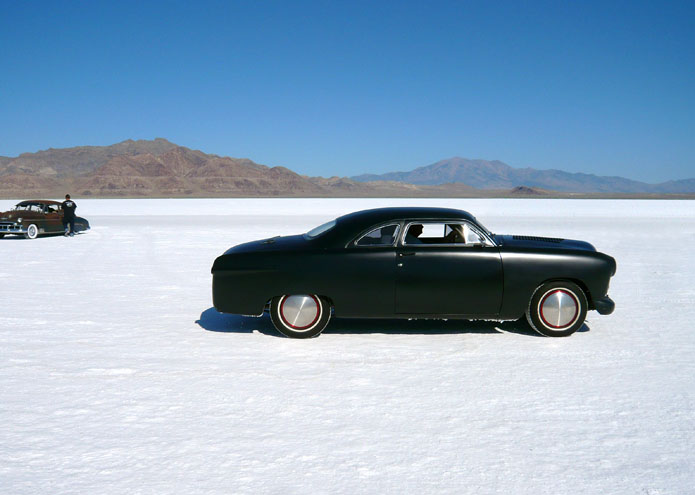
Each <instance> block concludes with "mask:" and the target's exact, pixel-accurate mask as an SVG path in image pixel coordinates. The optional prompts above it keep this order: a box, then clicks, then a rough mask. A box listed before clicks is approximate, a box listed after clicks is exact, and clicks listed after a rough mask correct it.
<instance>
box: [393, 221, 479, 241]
mask: <svg viewBox="0 0 695 495" xmlns="http://www.w3.org/2000/svg"><path fill="white" fill-rule="evenodd" d="M481 242H482V243H485V239H484V238H483V237H481V236H480V235H479V234H478V233H477V232H476V231H475V230H474V229H472V228H471V226H470V225H468V224H467V223H445V222H423V223H412V224H410V225H409V226H408V230H407V232H406V233H405V237H404V239H403V243H404V244H405V245H408V244H410V245H413V244H425V245H437V244H446V245H450V244H460V245H461V246H465V245H472V244H479V243H481Z"/></svg>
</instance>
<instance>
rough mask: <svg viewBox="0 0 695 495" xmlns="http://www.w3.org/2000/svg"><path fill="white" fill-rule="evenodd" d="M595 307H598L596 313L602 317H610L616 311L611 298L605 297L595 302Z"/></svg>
mask: <svg viewBox="0 0 695 495" xmlns="http://www.w3.org/2000/svg"><path fill="white" fill-rule="evenodd" d="M594 306H596V311H598V312H599V314H602V315H609V314H611V313H612V312H613V310H614V309H615V303H614V302H613V299H611V298H610V297H608V296H607V295H606V296H603V297H600V298H598V299H596V300H595V301H594Z"/></svg>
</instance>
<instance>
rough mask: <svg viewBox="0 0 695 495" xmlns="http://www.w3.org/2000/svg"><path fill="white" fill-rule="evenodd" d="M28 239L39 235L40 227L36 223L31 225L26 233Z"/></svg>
mask: <svg viewBox="0 0 695 495" xmlns="http://www.w3.org/2000/svg"><path fill="white" fill-rule="evenodd" d="M24 236H25V237H26V238H27V239H36V238H37V237H38V236H39V228H38V227H37V226H36V225H35V224H33V223H32V224H31V225H29V227H28V228H27V233H26V234H24Z"/></svg>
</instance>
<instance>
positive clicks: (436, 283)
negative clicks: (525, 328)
mask: <svg viewBox="0 0 695 495" xmlns="http://www.w3.org/2000/svg"><path fill="white" fill-rule="evenodd" d="M417 226H421V227H422V228H420V229H419V230H420V231H421V232H422V234H418V233H417V230H418V227H417ZM411 228H412V229H411ZM413 232H415V234H413ZM401 237H402V238H401V240H400V242H399V244H398V247H397V248H396V302H395V306H396V313H397V314H401V315H405V314H411V315H419V314H422V315H451V316H454V315H461V316H479V317H486V316H488V317H494V316H496V315H497V314H498V313H499V310H500V306H501V303H502V288H503V274H502V260H501V257H500V253H499V249H498V248H497V247H496V246H495V245H494V243H493V242H492V240H491V239H489V238H487V237H486V236H485V235H484V234H483V233H482V232H481V231H480V230H479V229H477V228H476V227H475V226H474V225H473V224H471V223H469V222H465V221H450V220H444V221H426V222H425V221H413V222H410V223H408V224H407V225H406V226H405V229H404V235H402V236H401Z"/></svg>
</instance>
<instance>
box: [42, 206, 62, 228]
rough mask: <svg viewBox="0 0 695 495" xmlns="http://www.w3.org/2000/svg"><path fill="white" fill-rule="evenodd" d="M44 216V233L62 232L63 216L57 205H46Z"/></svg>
mask: <svg viewBox="0 0 695 495" xmlns="http://www.w3.org/2000/svg"><path fill="white" fill-rule="evenodd" d="M44 215H45V216H44V225H45V230H46V232H62V231H63V215H62V212H61V210H60V207H59V206H58V205H46V207H45V208H44Z"/></svg>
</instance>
